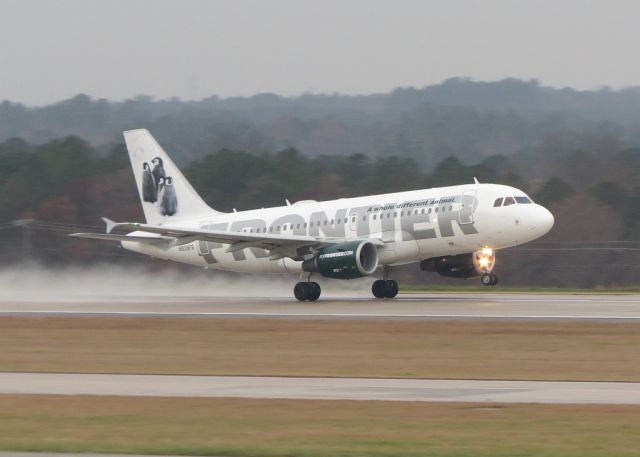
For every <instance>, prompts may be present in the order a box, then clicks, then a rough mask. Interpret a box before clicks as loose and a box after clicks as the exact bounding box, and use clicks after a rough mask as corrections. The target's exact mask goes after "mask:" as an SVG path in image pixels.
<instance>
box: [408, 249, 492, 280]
mask: <svg viewBox="0 0 640 457" xmlns="http://www.w3.org/2000/svg"><path fill="white" fill-rule="evenodd" d="M495 264H496V255H495V252H494V251H493V249H491V248H483V249H481V250H479V251H476V252H472V253H470V254H459V255H449V256H444V257H432V258H430V259H426V260H423V261H422V262H420V269H421V270H422V271H434V272H437V273H438V274H439V275H440V276H448V277H450V278H471V277H474V276H480V275H482V274H484V273H489V272H491V270H493V267H494V266H495Z"/></svg>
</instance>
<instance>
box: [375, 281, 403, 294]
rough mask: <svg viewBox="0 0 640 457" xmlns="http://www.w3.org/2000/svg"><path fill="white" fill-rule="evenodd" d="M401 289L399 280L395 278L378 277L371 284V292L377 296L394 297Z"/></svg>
mask: <svg viewBox="0 0 640 457" xmlns="http://www.w3.org/2000/svg"><path fill="white" fill-rule="evenodd" d="M399 290H400V288H399V287H398V281H396V280H394V279H387V280H384V279H378V280H377V281H374V282H373V285H372V286H371V292H372V293H373V296H374V297H376V298H393V297H395V296H396V295H398V291H399Z"/></svg>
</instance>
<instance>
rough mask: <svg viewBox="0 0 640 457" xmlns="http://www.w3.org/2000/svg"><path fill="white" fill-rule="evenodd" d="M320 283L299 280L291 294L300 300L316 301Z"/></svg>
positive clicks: (318, 296) (318, 295)
mask: <svg viewBox="0 0 640 457" xmlns="http://www.w3.org/2000/svg"><path fill="white" fill-rule="evenodd" d="M320 292H321V291H320V284H318V283H317V282H310V281H306V282H299V283H297V284H296V286H295V287H294V288H293V295H295V296H296V298H297V299H298V300H300V301H307V300H308V301H316V300H317V299H318V298H320Z"/></svg>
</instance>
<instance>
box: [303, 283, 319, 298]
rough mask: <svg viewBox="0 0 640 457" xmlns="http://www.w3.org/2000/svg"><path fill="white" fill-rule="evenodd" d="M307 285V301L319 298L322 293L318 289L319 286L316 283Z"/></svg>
mask: <svg viewBox="0 0 640 457" xmlns="http://www.w3.org/2000/svg"><path fill="white" fill-rule="evenodd" d="M307 285H308V288H309V296H308V297H307V300H309V301H316V300H317V299H318V298H320V293H321V292H322V290H321V289H320V284H318V283H317V282H308V283H307Z"/></svg>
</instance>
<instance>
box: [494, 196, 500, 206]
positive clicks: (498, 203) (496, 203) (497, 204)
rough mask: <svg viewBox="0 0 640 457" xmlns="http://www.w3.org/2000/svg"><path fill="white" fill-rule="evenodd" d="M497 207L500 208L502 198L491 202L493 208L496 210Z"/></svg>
mask: <svg viewBox="0 0 640 457" xmlns="http://www.w3.org/2000/svg"><path fill="white" fill-rule="evenodd" d="M498 206H502V197H500V198H498V199H496V201H495V202H493V207H494V208H497V207H498Z"/></svg>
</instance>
